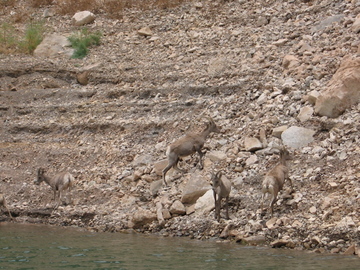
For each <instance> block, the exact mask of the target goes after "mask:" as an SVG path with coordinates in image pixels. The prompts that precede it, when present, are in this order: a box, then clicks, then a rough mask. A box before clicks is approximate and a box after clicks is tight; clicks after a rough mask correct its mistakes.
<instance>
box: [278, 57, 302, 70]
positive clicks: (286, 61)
mask: <svg viewBox="0 0 360 270" xmlns="http://www.w3.org/2000/svg"><path fill="white" fill-rule="evenodd" d="M299 65H300V61H299V59H298V58H297V57H296V56H294V55H290V54H288V55H285V57H284V58H283V62H282V66H283V67H284V68H285V69H293V68H296V67H298V66H299Z"/></svg>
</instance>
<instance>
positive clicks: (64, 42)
mask: <svg viewBox="0 0 360 270" xmlns="http://www.w3.org/2000/svg"><path fill="white" fill-rule="evenodd" d="M73 52H74V49H72V48H71V43H70V41H69V40H68V39H67V37H65V36H62V35H58V34H50V35H47V36H45V38H44V39H43V41H42V42H41V43H40V44H39V45H38V46H37V47H36V49H35V51H34V55H35V56H39V57H55V56H59V55H66V56H68V57H71V56H72V54H73Z"/></svg>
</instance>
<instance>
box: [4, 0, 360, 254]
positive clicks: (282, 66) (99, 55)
mask: <svg viewBox="0 0 360 270" xmlns="http://www.w3.org/2000/svg"><path fill="white" fill-rule="evenodd" d="M45 8H47V9H51V8H52V7H51V6H49V7H44V8H39V9H37V10H34V14H35V15H34V16H38V17H42V16H43V14H44V9H45ZM7 11H9V10H6V11H5V14H4V15H1V20H2V21H3V20H4V19H5V18H6V17H7V16H9V17H11V15H10V11H9V12H8V13H7ZM359 11H360V2H359V1H285V2H281V3H278V1H265V0H264V1H199V2H189V3H186V4H184V5H181V6H179V7H176V8H173V9H168V10H149V11H139V10H129V11H127V13H126V14H124V17H123V19H122V20H115V21H114V20H111V19H109V18H107V17H106V16H105V15H104V14H95V15H96V18H95V21H94V22H93V23H92V24H89V25H88V27H90V28H91V29H93V30H100V31H101V32H102V33H103V39H102V44H101V45H100V46H99V47H94V48H92V49H91V50H90V53H89V55H88V56H87V57H85V58H84V59H82V60H79V59H69V58H68V57H67V56H66V55H63V54H58V55H56V56H52V57H48V56H46V57H41V56H36V57H34V56H26V55H0V86H1V91H0V119H1V122H2V123H3V124H2V128H1V131H0V153H1V156H2V159H1V162H0V168H1V170H0V181H1V186H0V192H1V193H3V194H4V195H5V197H6V199H7V201H8V205H9V208H10V210H11V213H12V214H13V216H14V217H15V218H14V219H12V220H10V219H8V218H7V217H6V213H5V212H4V214H2V215H1V218H2V221H3V220H7V221H10V222H19V223H44V224H53V225H59V226H77V227H85V228H88V229H89V230H94V231H109V232H121V231H124V230H125V231H126V230H129V229H130V230H135V231H137V232H141V233H152V234H158V235H162V236H168V237H189V238H196V239H207V238H214V237H215V238H220V239H224V240H225V241H228V240H231V241H237V242H239V243H247V244H251V245H270V246H272V247H287V248H294V249H298V250H310V251H314V252H321V253H326V252H332V253H345V254H349V255H350V254H354V255H357V256H360V251H359V250H360V215H359V210H360V181H359V177H360V172H359V168H360V166H359V165H360V164H359V162H360V161H359V160H360V159H359V156H360V146H359V142H360V137H359V132H358V130H359V126H360V124H359V123H360V121H359V119H360V110H359V109H360V104H359V103H358V101H359V95H358V93H359V92H360V90H359V89H358V86H357V85H360V84H358V82H359V79H358V78H359V75H358V74H360V71H359V66H360V65H358V63H359V51H360V49H359V48H360V47H359V45H360V43H359V41H358V29H357V28H356V27H355V26H356V22H357V14H358V13H359ZM15 12H17V10H15ZM46 24H47V26H48V27H50V28H51V27H53V29H54V32H56V33H57V34H62V35H68V34H69V33H70V32H71V31H75V30H77V29H78V27H75V26H74V25H72V24H71V17H69V16H67V15H65V16H58V15H54V16H51V17H47V19H46ZM55 26H56V27H55ZM144 27H148V28H149V29H150V30H151V34H150V35H148V36H144V35H140V34H139V30H140V29H143V28H144ZM55 29H56V31H55ZM343 70H345V71H346V72H348V73H346V72H345V73H344V72H343ZM350 71H351V74H350ZM348 74H350V75H351V76H350V75H349V76H348ZM80 75H84V76H86V80H85V82H86V83H79V76H80ZM347 76H348V77H347ZM349 77H350V79H348V78H349ZM341 83H342V84H341ZM333 85H336V86H337V88H336V89H335V90H338V89H341V91H344V92H342V93H343V94H342V95H343V96H346V100H345V101H344V100H341V99H336V102H340V103H336V102H335V103H331V102H329V101H328V100H326V99H325V97H327V96H330V97H331V98H330V99H331V100H334V98H332V97H333V96H331V95H332V94H333V92H334V91H335V90H334V87H332V86H333ZM347 86H348V87H350V88H351V87H352V88H351V89H350V90H349V88H346V87H347ZM339 91H340V90H339ZM346 91H349V92H350V94H349V92H346ZM337 94H338V92H337ZM319 97H320V98H319ZM322 99H323V100H326V102H324V103H325V105H324V106H322V105H321V104H320V103H321V102H320V101H318V100H322ZM339 100H340V101H339ZM339 104H340V105H339ZM324 108H325V109H324ZM334 108H336V109H334ZM326 113H330V114H331V115H326ZM334 114H336V115H334ZM206 116H210V117H212V119H213V120H214V121H215V123H216V124H217V125H218V126H219V127H220V129H221V133H216V134H212V135H211V136H210V137H209V138H208V139H207V141H206V144H205V148H204V150H205V151H206V154H205V160H204V169H203V170H199V169H198V167H197V166H196V161H197V157H196V155H193V156H191V157H187V158H184V159H183V160H182V162H181V164H180V167H182V168H184V170H186V171H187V173H186V174H185V175H184V176H183V177H181V175H180V174H177V173H176V172H175V171H173V170H170V171H169V173H168V175H167V179H168V183H169V188H164V187H162V184H161V183H162V180H161V170H162V169H163V168H164V166H166V157H165V151H166V147H167V145H169V144H170V143H171V142H173V141H174V140H175V139H177V138H179V137H181V136H183V135H184V134H185V133H187V132H189V131H197V130H200V129H202V128H203V126H204V124H205V123H206ZM292 128H301V130H306V131H308V132H309V133H307V135H300V133H299V129H295V130H296V131H295V134H294V133H290V134H291V135H289V138H290V139H291V140H290V141H287V140H286V138H285V137H284V136H283V135H282V134H284V132H291V130H292ZM297 133H298V134H297ZM309 134H310V135H309ZM283 143H285V144H286V145H288V147H289V149H290V150H291V153H292V155H293V160H292V161H291V165H290V177H291V179H292V181H293V183H294V188H295V191H294V192H293V193H291V192H290V190H289V188H288V186H287V185H286V184H285V189H284V190H283V191H282V192H281V194H280V199H279V203H278V204H277V205H276V206H275V209H274V217H273V218H270V216H269V214H265V213H263V212H261V211H260V210H259V205H260V198H261V181H262V179H263V176H264V174H265V173H266V171H267V170H268V169H269V168H271V167H272V166H273V165H274V164H275V163H276V162H277V160H278V156H277V154H276V151H275V150H274V148H276V147H277V146H279V145H281V144H283ZM293 143H294V144H293ZM39 167H44V168H46V169H47V170H48V174H49V175H54V174H55V173H56V172H58V171H61V170H69V171H70V172H71V173H72V174H73V175H74V176H75V178H76V184H75V187H74V189H73V191H72V192H71V195H72V204H67V205H66V204H64V205H62V206H60V207H59V208H58V209H56V210H54V211H53V209H52V208H51V206H52V205H53V202H52V196H53V194H52V191H51V190H50V187H49V186H47V185H45V184H42V185H40V186H35V185H34V184H33V179H34V178H35V176H36V170H37V168H39ZM214 170H222V171H223V172H224V175H225V176H226V177H227V178H228V179H229V180H230V181H231V182H232V191H231V193H230V220H225V219H223V218H222V219H221V220H220V222H217V221H216V220H215V218H214V210H213V201H212V192H211V186H210V184H209V182H210V174H211V173H212V172H213V171H214Z"/></svg>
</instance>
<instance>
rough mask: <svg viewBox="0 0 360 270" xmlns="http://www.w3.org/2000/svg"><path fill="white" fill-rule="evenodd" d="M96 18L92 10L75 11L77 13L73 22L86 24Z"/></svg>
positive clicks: (78, 24)
mask: <svg viewBox="0 0 360 270" xmlns="http://www.w3.org/2000/svg"><path fill="white" fill-rule="evenodd" d="M94 20H95V15H94V14H93V13H92V12H90V11H81V12H77V13H75V15H74V16H73V17H72V18H71V22H72V24H74V25H76V26H81V25H85V24H88V23H92V22H93V21H94Z"/></svg>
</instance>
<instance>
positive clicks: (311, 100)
mask: <svg viewBox="0 0 360 270" xmlns="http://www.w3.org/2000/svg"><path fill="white" fill-rule="evenodd" d="M319 96H320V93H319V92H318V91H316V90H313V91H311V92H310V93H309V94H307V96H306V99H307V101H309V103H310V104H311V105H315V103H316V100H317V99H318V97H319Z"/></svg>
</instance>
